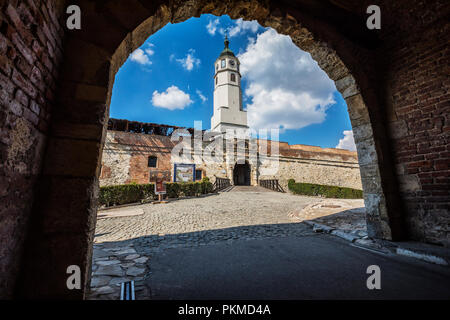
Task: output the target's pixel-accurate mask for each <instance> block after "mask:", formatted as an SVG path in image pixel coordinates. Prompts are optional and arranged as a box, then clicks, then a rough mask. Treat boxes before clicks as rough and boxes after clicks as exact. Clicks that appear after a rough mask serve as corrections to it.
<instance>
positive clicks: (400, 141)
mask: <svg viewBox="0 0 450 320" xmlns="http://www.w3.org/2000/svg"><path fill="white" fill-rule="evenodd" d="M417 5H418V7H417V10H414V14H413V16H414V15H419V16H418V17H417V20H414V24H412V25H411V28H414V29H416V31H415V32H411V30H407V25H406V23H407V19H408V18H406V10H407V9H406V5H405V4H403V3H398V2H396V3H395V4H394V3H390V4H388V5H386V9H388V10H386V11H388V12H389V15H392V16H394V15H396V17H397V19H400V20H402V19H403V18H404V19H405V21H402V24H401V25H400V28H399V30H397V31H398V32H399V33H400V34H394V33H389V34H386V45H385V46H384V47H382V48H380V49H379V52H380V53H381V52H383V54H380V59H381V60H382V63H383V64H382V65H383V69H384V70H385V71H386V73H385V75H384V79H385V80H386V81H384V82H383V83H382V84H383V89H384V93H385V96H384V97H385V99H386V100H387V101H386V106H387V109H388V110H390V113H391V116H390V131H391V143H392V146H393V153H394V158H395V164H396V168H397V176H398V180H399V183H400V186H401V195H402V198H403V202H404V203H405V205H406V209H407V210H406V213H407V214H406V223H407V229H408V231H409V233H410V237H412V238H413V239H416V240H421V241H426V242H432V243H438V244H443V245H446V246H450V213H449V209H450V184H449V176H450V152H449V151H450V77H449V72H450V69H449V65H450V47H449V43H450V24H449V23H448V20H447V19H448V13H449V12H450V3H449V2H448V1H447V2H445V1H435V2H433V1H431V2H421V3H417ZM408 12H409V14H412V12H411V10H409V11H408ZM409 19H411V17H409ZM388 21H389V20H388ZM411 23H412V21H411ZM418 30H420V32H418ZM399 35H400V37H399Z"/></svg>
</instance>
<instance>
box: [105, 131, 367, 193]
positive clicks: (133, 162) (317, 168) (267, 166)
mask: <svg viewBox="0 0 450 320" xmlns="http://www.w3.org/2000/svg"><path fill="white" fill-rule="evenodd" d="M174 145H175V142H172V141H171V140H170V137H168V136H162V135H152V134H142V133H130V132H122V131H113V130H108V132H107V137H106V142H105V148H104V150H103V156H102V169H101V174H100V186H106V185H116V184H126V183H131V182H136V183H149V181H150V177H149V174H150V170H152V168H149V167H148V157H149V156H156V157H157V158H158V161H157V167H156V169H158V170H173V164H172V163H171V160H172V159H171V151H172V149H173V147H174ZM269 149H270V142H269ZM279 154H280V156H279V162H278V163H277V161H276V159H277V157H270V156H269V157H268V158H266V159H264V158H262V159H260V161H259V164H258V168H257V170H255V169H256V168H255V166H254V165H252V166H251V183H252V184H253V185H256V184H257V183H258V182H257V179H278V180H279V181H280V184H281V185H282V186H283V188H284V189H285V190H287V181H288V180H289V179H295V181H297V182H308V183H316V184H325V185H334V186H342V187H349V188H355V189H362V185H361V177H360V172H359V166H358V158H357V155H356V152H351V151H347V150H340V149H324V148H320V147H314V146H305V145H292V146H289V145H288V144H287V143H283V142H280V148H279ZM261 160H262V161H261ZM233 168H234V165H233V164H227V163H226V162H225V161H224V162H222V163H205V162H198V163H196V169H201V170H202V171H203V176H207V177H209V178H210V180H211V182H214V181H215V177H221V178H229V179H230V180H231V181H232V180H233Z"/></svg>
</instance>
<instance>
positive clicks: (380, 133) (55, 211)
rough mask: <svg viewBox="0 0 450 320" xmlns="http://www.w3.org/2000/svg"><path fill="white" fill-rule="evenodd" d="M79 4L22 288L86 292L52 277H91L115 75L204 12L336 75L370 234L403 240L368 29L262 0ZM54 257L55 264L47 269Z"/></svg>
mask: <svg viewBox="0 0 450 320" xmlns="http://www.w3.org/2000/svg"><path fill="white" fill-rule="evenodd" d="M79 5H80V7H81V10H82V12H83V26H82V30H80V31H70V32H68V34H67V36H66V39H65V41H66V44H65V54H64V61H63V66H62V71H61V75H60V79H61V80H60V87H59V89H60V90H59V95H58V97H57V102H56V106H55V108H54V109H55V111H54V112H53V118H52V131H51V135H50V139H49V142H48V147H47V152H46V157H45V161H44V165H43V166H44V167H43V175H42V178H41V186H43V187H44V188H43V189H42V191H41V193H40V195H39V197H38V198H39V200H38V201H37V204H36V205H35V208H34V211H35V213H34V214H33V219H34V220H35V221H38V222H40V223H38V224H32V228H31V231H30V236H29V243H30V244H29V245H27V252H26V255H25V260H26V261H33V260H34V261H35V263H34V264H33V266H32V267H31V266H30V267H29V268H26V270H25V272H24V276H23V278H22V279H21V280H22V283H23V284H24V285H23V286H22V290H23V292H24V293H23V295H25V296H31V297H32V296H34V295H35V294H36V292H39V297H40V298H42V297H52V296H59V297H62V296H65V297H72V298H81V297H84V290H81V291H78V292H75V291H68V290H67V288H66V287H65V283H63V282H62V283H54V281H53V282H52V281H50V280H51V279H54V274H55V273H59V274H65V271H66V268H67V266H68V265H71V264H76V265H80V266H81V269H82V271H83V274H82V276H83V285H84V286H83V287H84V288H86V286H87V285H88V283H89V277H90V260H91V255H92V252H91V251H92V242H93V236H94V230H95V220H96V199H97V193H98V176H99V174H100V164H101V154H102V147H103V143H104V139H105V136H106V126H107V119H108V113H109V110H108V109H109V104H110V100H111V92H112V87H113V83H114V77H115V74H116V73H117V71H118V70H119V68H120V66H121V65H122V64H123V63H124V62H125V60H126V59H127V58H128V56H129V54H130V53H132V52H133V51H134V50H135V49H136V48H138V47H139V46H140V45H141V44H142V43H143V42H144V41H145V40H146V39H147V38H148V37H149V36H150V35H151V34H153V33H154V32H156V31H157V30H159V29H160V28H162V27H164V25H166V24H167V23H169V22H171V23H178V22H182V21H185V20H186V19H188V18H190V17H198V16H200V15H201V14H203V13H211V14H214V15H217V16H220V15H224V14H228V15H229V16H230V17H231V18H232V19H236V18H244V19H245V20H257V21H258V22H259V23H260V24H261V25H262V26H266V27H272V28H274V29H276V30H277V32H279V33H281V34H287V35H290V36H291V38H292V40H293V42H294V43H295V44H296V45H297V46H298V47H299V48H301V49H302V50H305V51H307V52H309V53H310V54H311V55H312V57H313V58H314V59H315V60H316V61H317V62H318V64H319V66H320V67H321V68H322V69H323V70H324V71H325V72H326V73H327V74H328V76H329V77H330V78H331V79H332V80H334V81H335V83H336V87H337V89H338V90H339V91H340V92H341V93H342V95H343V97H344V98H345V100H346V102H347V105H348V109H349V114H350V118H351V122H352V127H353V130H354V136H355V142H356V144H357V151H358V157H359V163H360V167H361V176H362V183H363V189H364V193H365V203H366V207H367V210H368V215H367V221H368V229H369V234H370V235H371V236H373V237H376V238H383V239H400V238H402V237H403V225H402V223H401V218H402V217H401V215H400V214H399V212H400V211H399V210H395V208H393V206H394V204H395V201H393V200H391V199H392V197H395V190H394V189H391V188H389V189H388V186H389V185H391V184H389V182H390V181H392V179H393V178H392V177H393V172H391V171H390V170H389V169H388V168H389V167H391V166H390V164H391V163H390V162H389V161H390V160H389V159H390V156H389V152H388V151H389V150H388V149H387V148H386V146H384V145H383V144H382V143H381V142H382V141H383V139H385V136H386V132H385V127H384V124H383V121H382V119H381V118H380V116H379V115H378V113H377V110H378V100H377V94H376V86H375V80H376V79H373V78H372V77H371V75H372V74H375V72H373V71H374V69H375V65H374V63H372V61H373V60H372V56H371V53H370V50H369V49H370V48H369V47H370V41H369V42H367V43H366V42H364V41H362V42H359V45H356V44H355V42H354V39H355V37H356V38H358V37H360V38H364V36H367V38H368V39H371V40H373V39H374V38H373V36H372V35H369V34H367V35H361V34H356V35H355V34H352V35H349V36H348V37H346V36H345V34H346V32H347V31H348V30H343V31H342V32H338V31H337V29H335V28H333V26H332V25H331V26H330V25H329V24H328V22H327V21H326V17H325V18H324V19H325V20H319V21H315V20H313V18H312V16H313V15H311V14H309V13H308V10H306V11H302V10H299V9H298V8H297V7H295V6H283V7H281V6H278V4H275V3H272V2H265V1H257V0H250V1H241V0H236V1H227V2H223V1H215V0H206V1H204V0H192V1H186V2H185V1H160V2H159V3H158V4H155V3H154V2H153V1H152V2H151V3H146V2H145V3H144V2H141V1H137V0H133V1H127V2H126V4H125V3H124V2H117V1H109V2H97V1H88V0H82V1H79ZM347 18H348V19H350V17H346V14H345V13H344V12H343V13H342V21H344V20H346V19H347ZM338 22H339V21H338ZM375 40H376V39H374V41H375ZM392 185H394V184H392ZM68 201H69V202H70V203H72V204H73V206H72V207H71V208H69V209H68V210H67V212H65V213H64V216H61V212H60V208H61V205H62V204H64V203H68ZM394 212H395V213H396V215H394ZM48 235H52V236H51V237H48ZM44 256H45V257H47V260H46V261H43V258H42V257H44ZM48 261H52V263H51V264H52V265H51V266H49V265H48ZM36 279H38V280H36ZM50 283H51V284H50ZM25 284H26V285H25ZM30 284H32V285H30ZM49 284H50V285H49ZM43 288H45V290H43Z"/></svg>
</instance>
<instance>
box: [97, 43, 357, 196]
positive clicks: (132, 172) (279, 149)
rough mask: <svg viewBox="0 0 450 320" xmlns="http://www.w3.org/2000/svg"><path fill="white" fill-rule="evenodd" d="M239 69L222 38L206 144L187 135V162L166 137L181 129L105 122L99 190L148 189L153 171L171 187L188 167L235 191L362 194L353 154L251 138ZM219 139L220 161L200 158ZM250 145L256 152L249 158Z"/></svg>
mask: <svg viewBox="0 0 450 320" xmlns="http://www.w3.org/2000/svg"><path fill="white" fill-rule="evenodd" d="M239 65H240V62H239V59H238V58H237V57H236V56H235V55H234V53H233V52H232V51H231V50H230V48H229V41H228V39H227V38H225V48H224V50H223V51H222V52H221V53H220V55H219V57H218V58H217V59H216V61H215V62H214V70H215V73H214V78H213V79H214V80H213V81H214V103H213V116H212V117H211V130H210V132H209V133H210V136H211V138H210V139H208V138H207V134H205V132H204V131H203V132H202V131H200V130H198V133H196V132H195V130H194V129H192V128H190V129H187V132H186V135H190V143H189V144H188V147H189V150H188V151H189V153H190V154H191V155H192V156H191V157H190V158H186V159H184V160H183V159H180V154H179V153H177V152H173V151H174V148H175V146H176V145H177V144H178V143H183V141H184V140H183V139H178V138H176V137H175V139H173V138H171V137H170V136H169V134H173V133H175V132H176V130H177V129H182V128H179V127H171V126H167V125H158V124H149V123H138V122H131V124H130V122H129V121H127V120H117V119H110V120H109V126H108V131H107V135H106V141H105V146H104V149H103V155H102V169H101V174H100V186H103V185H115V184H126V183H131V182H135V183H149V182H150V173H151V171H155V170H159V171H161V170H165V171H170V175H169V176H171V177H172V180H173V181H176V174H175V168H176V166H177V165H187V164H192V165H193V168H194V169H193V171H192V181H194V180H200V179H201V178H202V177H208V178H210V180H211V181H212V182H214V181H215V179H216V178H217V177H219V178H226V179H229V181H230V183H231V184H235V185H258V183H259V181H260V180H264V179H277V180H278V181H279V182H280V184H281V186H282V187H283V188H284V189H285V190H286V189H287V181H288V180H289V179H295V180H296V181H297V182H308V183H315V184H324V185H333V186H341V187H350V188H355V189H362V185H361V177H360V174H359V165H358V158H357V154H356V152H350V151H347V150H340V149H322V148H320V147H314V146H306V145H289V144H287V143H286V142H274V141H265V140H264V141H263V140H261V139H257V138H253V139H252V138H251V137H250V134H249V130H248V128H249V127H248V124H247V111H246V110H244V108H243V106H242V88H241V75H240V73H239ZM212 133H217V134H215V135H212ZM197 134H200V143H201V148H200V149H199V150H198V151H197V150H195V141H194V139H193V138H195V137H196V135H197ZM220 138H224V139H223V141H221V142H222V146H221V147H220V152H221V153H222V155H221V156H220V157H219V156H218V157H217V158H216V159H214V160H215V161H207V159H204V156H203V153H204V152H205V150H207V148H208V145H209V144H210V143H212V142H214V141H215V140H216V139H220ZM239 138H242V139H241V140H242V141H241V143H242V145H239V143H240V142H237V139H239ZM230 139H231V140H233V141H232V144H231V145H232V146H233V149H232V150H229V149H228V148H227V147H228V146H229V142H230V141H229V140H230ZM205 140H206V141H205ZM208 140H209V141H208ZM227 140H228V141H227ZM251 144H254V145H255V147H256V148H255V150H254V151H255V152H254V156H253V157H252V150H251V149H252V145H251ZM175 151H176V149H175ZM230 153H231V154H230ZM238 154H239V155H240V160H239V159H238Z"/></svg>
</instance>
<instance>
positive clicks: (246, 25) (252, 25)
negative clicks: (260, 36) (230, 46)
mask: <svg viewBox="0 0 450 320" xmlns="http://www.w3.org/2000/svg"><path fill="white" fill-rule="evenodd" d="M258 28H259V24H258V22H257V21H256V20H252V21H244V20H243V19H242V18H240V19H237V20H236V21H235V22H234V26H232V27H231V28H229V29H228V36H229V37H230V38H231V37H234V36H237V35H239V34H241V33H244V32H246V31H251V32H253V33H255V32H256V31H258Z"/></svg>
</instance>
